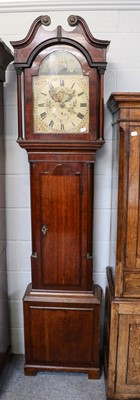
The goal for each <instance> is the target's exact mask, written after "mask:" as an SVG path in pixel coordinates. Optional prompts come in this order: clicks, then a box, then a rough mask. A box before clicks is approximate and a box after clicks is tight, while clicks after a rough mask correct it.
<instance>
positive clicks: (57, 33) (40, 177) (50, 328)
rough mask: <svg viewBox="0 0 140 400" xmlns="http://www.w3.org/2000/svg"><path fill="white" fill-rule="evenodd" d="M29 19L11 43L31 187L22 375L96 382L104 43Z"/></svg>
mask: <svg viewBox="0 0 140 400" xmlns="http://www.w3.org/2000/svg"><path fill="white" fill-rule="evenodd" d="M50 23H51V21H50V18H49V17H48V16H42V17H38V18H37V19H36V20H35V21H34V22H33V24H32V26H31V28H30V30H29V33H28V35H27V36H26V37H25V39H23V40H20V41H16V42H12V45H13V47H14V54H15V61H14V65H15V68H16V72H17V92H18V143H19V145H20V146H21V147H22V148H25V149H26V150H27V152H28V159H29V163H30V180H31V215H32V221H31V224H32V255H31V269H32V282H31V284H29V286H28V287H27V290H26V292H25V296H24V299H23V306H24V326H25V373H26V374H35V373H36V372H37V371H38V370H54V371H57V370H60V371H81V372H87V373H88V374H89V376H90V377H91V378H99V376H100V368H99V345H100V329H99V327H100V304H101V288H100V287H99V286H97V285H94V283H93V279H92V274H93V265H92V264H93V255H92V230H93V175H94V173H93V170H94V162H95V155H96V150H97V149H98V148H100V147H101V146H102V145H103V143H104V138H103V77H104V71H105V68H106V50H107V47H108V45H109V42H108V41H103V40H97V39H95V38H94V37H93V36H92V34H91V33H90V31H89V29H88V26H87V24H86V22H85V21H84V20H83V19H82V18H81V17H79V16H70V17H69V18H68V23H69V25H70V26H73V27H74V29H72V30H69V31H64V30H63V28H62V27H61V26H58V27H57V29H56V30H54V31H50V30H47V25H50Z"/></svg>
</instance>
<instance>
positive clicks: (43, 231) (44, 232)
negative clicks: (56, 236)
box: [41, 224, 48, 236]
mask: <svg viewBox="0 0 140 400" xmlns="http://www.w3.org/2000/svg"><path fill="white" fill-rule="evenodd" d="M47 231H48V228H47V225H45V224H44V225H42V228H41V232H42V234H43V236H45V235H46V233H47Z"/></svg>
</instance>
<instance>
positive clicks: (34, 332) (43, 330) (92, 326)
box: [23, 285, 101, 379]
mask: <svg viewBox="0 0 140 400" xmlns="http://www.w3.org/2000/svg"><path fill="white" fill-rule="evenodd" d="M94 289H95V291H94V294H93V293H92V292H71V293H69V292H54V291H53V292H52V291H51V292H46V291H44V292H43V291H35V290H32V289H31V285H29V286H28V287H27V290H26V293H25V296H24V299H23V306H24V330H25V367H24V372H25V374H26V375H35V374H36V372H38V371H65V372H82V373H88V376H89V378H91V379H98V378H99V377H100V364H99V348H100V305H101V288H100V287H99V286H95V288H94Z"/></svg>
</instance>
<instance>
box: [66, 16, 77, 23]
mask: <svg viewBox="0 0 140 400" xmlns="http://www.w3.org/2000/svg"><path fill="white" fill-rule="evenodd" d="M68 24H69V25H70V26H75V25H77V16H76V15H70V16H69V17H68Z"/></svg>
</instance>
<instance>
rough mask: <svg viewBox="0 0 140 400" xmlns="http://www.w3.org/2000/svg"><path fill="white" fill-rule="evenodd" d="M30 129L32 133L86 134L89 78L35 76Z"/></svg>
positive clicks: (87, 127) (87, 126)
mask: <svg viewBox="0 0 140 400" xmlns="http://www.w3.org/2000/svg"><path fill="white" fill-rule="evenodd" d="M33 125H34V127H33V129H34V133H65V132H67V133H86V132H88V130H89V78H88V76H83V75H62V74H61V75H39V76H34V77H33Z"/></svg>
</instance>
